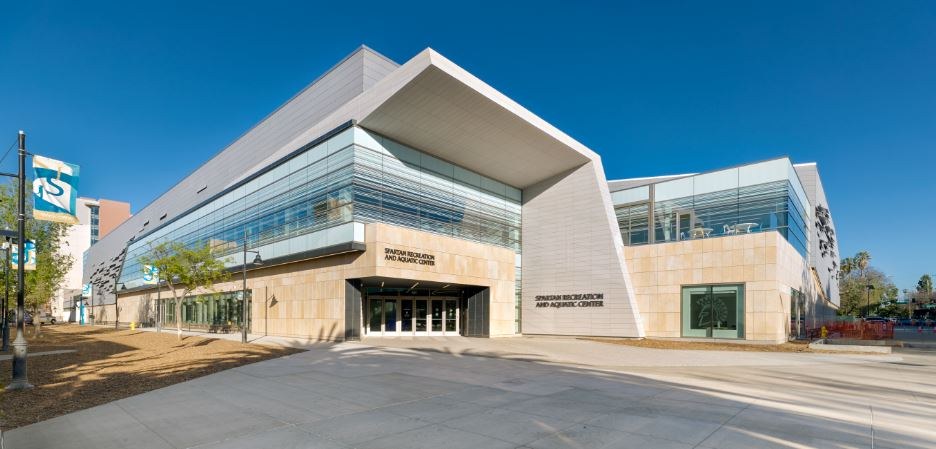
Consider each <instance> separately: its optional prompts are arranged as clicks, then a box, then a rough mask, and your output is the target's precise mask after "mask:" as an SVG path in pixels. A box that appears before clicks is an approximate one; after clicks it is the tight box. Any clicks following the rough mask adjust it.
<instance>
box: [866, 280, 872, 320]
mask: <svg viewBox="0 0 936 449" xmlns="http://www.w3.org/2000/svg"><path fill="white" fill-rule="evenodd" d="M866 287H867V288H868V309H867V310H865V318H867V317H869V316H871V290H874V286H873V285H871V284H868V285H867V286H866Z"/></svg>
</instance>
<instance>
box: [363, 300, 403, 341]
mask: <svg viewBox="0 0 936 449" xmlns="http://www.w3.org/2000/svg"><path fill="white" fill-rule="evenodd" d="M365 310H366V311H367V317H366V318H365V319H366V322H367V327H366V330H367V335H373V336H379V335H397V334H398V333H399V329H400V326H399V321H400V316H399V310H398V309H397V300H396V299H384V298H368V299H367V308H366V309H365Z"/></svg>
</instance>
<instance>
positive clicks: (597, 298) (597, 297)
mask: <svg viewBox="0 0 936 449" xmlns="http://www.w3.org/2000/svg"><path fill="white" fill-rule="evenodd" d="M533 299H534V300H535V301H536V307H555V308H557V309H561V308H566V307H604V293H579V294H576V295H537V296H535V297H534V298H533Z"/></svg>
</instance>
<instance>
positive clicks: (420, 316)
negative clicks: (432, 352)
mask: <svg viewBox="0 0 936 449" xmlns="http://www.w3.org/2000/svg"><path fill="white" fill-rule="evenodd" d="M413 304H414V312H413V314H414V318H413V334H414V335H417V336H420V335H429V325H428V320H426V316H427V314H428V311H429V301H428V300H425V299H417V300H414V301H413Z"/></svg>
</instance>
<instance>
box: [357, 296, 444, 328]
mask: <svg viewBox="0 0 936 449" xmlns="http://www.w3.org/2000/svg"><path fill="white" fill-rule="evenodd" d="M424 298H425V297H424ZM364 311H365V313H366V316H365V317H364V322H365V323H366V326H365V327H364V329H365V332H366V333H367V335H370V336H395V335H404V336H405V335H409V336H428V335H438V336H451V335H459V332H460V328H461V325H460V323H459V318H460V313H459V310H458V300H457V299H455V298H432V299H420V298H418V297H417V298H399V297H393V298H387V297H383V298H381V297H370V298H367V299H366V305H365V308H364Z"/></svg>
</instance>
